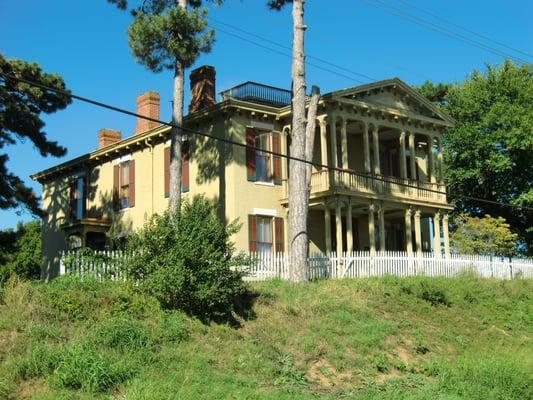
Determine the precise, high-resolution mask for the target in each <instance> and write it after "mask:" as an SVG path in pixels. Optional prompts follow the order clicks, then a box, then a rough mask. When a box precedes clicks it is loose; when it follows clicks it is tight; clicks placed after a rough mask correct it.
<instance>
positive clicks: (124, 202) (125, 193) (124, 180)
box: [119, 161, 130, 209]
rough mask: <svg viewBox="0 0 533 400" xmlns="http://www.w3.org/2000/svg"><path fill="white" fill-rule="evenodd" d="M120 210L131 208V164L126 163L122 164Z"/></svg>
mask: <svg viewBox="0 0 533 400" xmlns="http://www.w3.org/2000/svg"><path fill="white" fill-rule="evenodd" d="M119 205H120V208H121V209H122V208H128V207H129V206H130V162H129V161H125V162H123V163H121V164H120V188H119Z"/></svg>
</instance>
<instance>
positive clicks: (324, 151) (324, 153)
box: [318, 116, 328, 165]
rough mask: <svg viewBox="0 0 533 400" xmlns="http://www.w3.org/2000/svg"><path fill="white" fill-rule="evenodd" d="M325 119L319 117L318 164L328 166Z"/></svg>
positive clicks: (324, 117)
mask: <svg viewBox="0 0 533 400" xmlns="http://www.w3.org/2000/svg"><path fill="white" fill-rule="evenodd" d="M326 118H327V117H326V116H323V117H319V118H318V123H319V126H320V163H321V164H322V165H328V136H327V126H328V125H327V119H326Z"/></svg>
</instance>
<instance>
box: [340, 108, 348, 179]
mask: <svg viewBox="0 0 533 400" xmlns="http://www.w3.org/2000/svg"><path fill="white" fill-rule="evenodd" d="M341 149H342V169H348V135H347V133H346V119H345V118H342V119H341Z"/></svg>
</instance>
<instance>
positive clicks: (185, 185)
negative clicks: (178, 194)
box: [181, 141, 189, 192]
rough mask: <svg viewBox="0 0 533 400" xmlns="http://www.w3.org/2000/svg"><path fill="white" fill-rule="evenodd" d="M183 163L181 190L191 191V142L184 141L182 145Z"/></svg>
mask: <svg viewBox="0 0 533 400" xmlns="http://www.w3.org/2000/svg"><path fill="white" fill-rule="evenodd" d="M181 154H182V164H181V191H182V192H188V191H189V142H188V141H186V142H183V144H182V147H181Z"/></svg>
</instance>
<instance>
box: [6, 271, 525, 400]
mask: <svg viewBox="0 0 533 400" xmlns="http://www.w3.org/2000/svg"><path fill="white" fill-rule="evenodd" d="M251 290H252V291H253V292H254V293H255V295H256V296H255V301H254V304H253V306H252V308H251V310H248V311H247V313H246V314H245V315H246V316H247V317H246V319H242V318H240V317H238V316H237V319H238V322H239V323H240V326H239V327H235V326H230V325H224V324H212V325H204V324H202V323H200V322H199V321H197V320H195V319H193V318H191V317H188V316H186V315H184V314H182V313H180V312H168V311H164V310H162V309H161V308H160V307H159V305H158V304H157V302H156V301H155V300H154V299H153V298H150V297H146V296H142V295H139V294H137V293H135V292H134V291H133V290H132V288H131V287H129V286H128V285H126V284H123V283H111V282H107V283H104V284H101V283H98V282H94V281H90V280H86V281H79V280H75V279H68V278H62V279H57V280H55V281H53V282H52V283H50V284H38V283H29V282H11V283H10V284H9V285H8V286H7V287H5V288H4V290H3V294H2V296H3V297H2V298H1V300H0V399H1V398H6V399H8V398H34V399H94V398H96V399H98V398H100V399H108V398H117V399H118V398H120V399H169V398H177V399H199V398H201V399H317V398H321V399H338V398H342V399H362V400H366V399H442V400H444V399H449V400H452V399H453V400H457V399H469V400H470V399H483V400H485V399H494V400H496V399H501V400H504V399H529V398H533V384H532V383H531V382H532V379H531V377H532V376H533V345H532V335H533V312H532V311H533V310H532V304H533V301H532V296H533V281H532V280H514V281H505V282H503V281H502V282H501V281H496V280H480V279H477V278H475V277H473V276H468V275H465V276H462V277H460V278H456V279H444V278H442V279H440V278H434V279H428V278H408V279H398V278H391V277H388V278H384V279H365V280H344V281H324V282H314V283H310V284H307V285H301V286H293V285H290V284H288V283H284V282H280V281H272V282H266V283H262V284H256V285H253V286H252V287H251Z"/></svg>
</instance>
